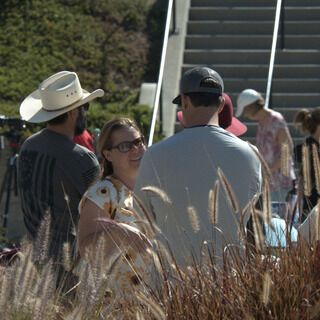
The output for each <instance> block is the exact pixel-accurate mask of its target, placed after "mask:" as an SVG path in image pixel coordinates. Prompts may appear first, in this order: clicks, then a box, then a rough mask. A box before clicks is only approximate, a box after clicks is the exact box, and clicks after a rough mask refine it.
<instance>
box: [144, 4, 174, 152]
mask: <svg viewBox="0 0 320 320" xmlns="http://www.w3.org/2000/svg"><path fill="white" fill-rule="evenodd" d="M174 1H175V0H169V3H168V10H167V19H166V26H165V31H164V36H163V45H162V52H161V61H160V69H159V76H158V82H157V89H156V94H155V97H154V102H153V113H152V120H151V126H150V133H149V140H148V147H149V146H151V145H152V142H153V136H154V130H155V126H156V121H157V116H158V109H159V101H160V94H161V88H162V80H163V71H164V65H165V61H166V54H167V47H168V39H169V32H170V22H171V15H172V8H173V4H174ZM174 19H175V17H174ZM174 28H175V20H174Z"/></svg>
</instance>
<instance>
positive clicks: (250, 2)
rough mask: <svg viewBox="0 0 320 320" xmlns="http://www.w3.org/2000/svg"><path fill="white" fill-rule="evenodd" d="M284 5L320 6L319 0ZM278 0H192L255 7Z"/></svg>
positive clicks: (291, 0) (193, 1)
mask: <svg viewBox="0 0 320 320" xmlns="http://www.w3.org/2000/svg"><path fill="white" fill-rule="evenodd" d="M282 2H283V4H284V6H285V7H286V6H301V7H306V6H319V0H283V1H282ZM276 4H277V1H276V0H258V1H257V0H237V1H235V0H214V1H213V0H191V6H192V7H200V6H204V7H210V6H219V7H224V6H228V7H240V6H246V7H247V6H255V7H266V6H274V7H275V6H276Z"/></svg>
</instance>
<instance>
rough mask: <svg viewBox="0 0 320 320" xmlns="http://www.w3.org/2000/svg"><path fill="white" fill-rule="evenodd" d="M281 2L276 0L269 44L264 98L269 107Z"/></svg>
mask: <svg viewBox="0 0 320 320" xmlns="http://www.w3.org/2000/svg"><path fill="white" fill-rule="evenodd" d="M281 3H282V0H278V1H277V8H276V16H275V19H274V28H273V36H272V46H271V53H270V63H269V73H268V82H267V90H266V100H265V106H266V107H267V108H268V107H269V102H270V95H271V87H272V76H273V69H274V58H275V54H276V49H277V40H278V30H279V21H280V13H281Z"/></svg>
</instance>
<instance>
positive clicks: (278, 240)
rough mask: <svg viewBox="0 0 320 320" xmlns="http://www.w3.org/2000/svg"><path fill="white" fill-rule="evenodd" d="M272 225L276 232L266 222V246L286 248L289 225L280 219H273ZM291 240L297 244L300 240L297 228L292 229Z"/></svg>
mask: <svg viewBox="0 0 320 320" xmlns="http://www.w3.org/2000/svg"><path fill="white" fill-rule="evenodd" d="M271 224H272V226H273V227H274V231H273V230H272V229H271V228H270V227H269V225H268V224H267V223H266V222H264V226H265V229H266V239H265V244H266V245H267V246H268V247H279V246H280V247H282V248H284V247H286V246H287V241H286V234H287V223H286V222H285V220H283V219H280V218H271ZM290 238H291V241H292V242H297V240H298V231H297V229H296V228H295V227H292V228H291V234H290Z"/></svg>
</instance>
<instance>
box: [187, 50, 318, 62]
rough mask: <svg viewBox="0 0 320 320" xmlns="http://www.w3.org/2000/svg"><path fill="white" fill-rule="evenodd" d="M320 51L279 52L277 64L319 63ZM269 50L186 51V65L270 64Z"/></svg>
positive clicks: (276, 59)
mask: <svg viewBox="0 0 320 320" xmlns="http://www.w3.org/2000/svg"><path fill="white" fill-rule="evenodd" d="M319 58H320V55H319V50H282V51H277V53H276V58H275V63H278V64H281V63H285V64H295V63H299V64H302V63H308V64H310V63H314V64H316V63H319ZM269 61H270V51H269V50H196V49H192V50H190V49H188V50H185V51H184V63H186V64H206V65H213V64H215V65H217V64H227V63H231V62H232V63H235V64H242V63H244V64H268V63H269Z"/></svg>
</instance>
